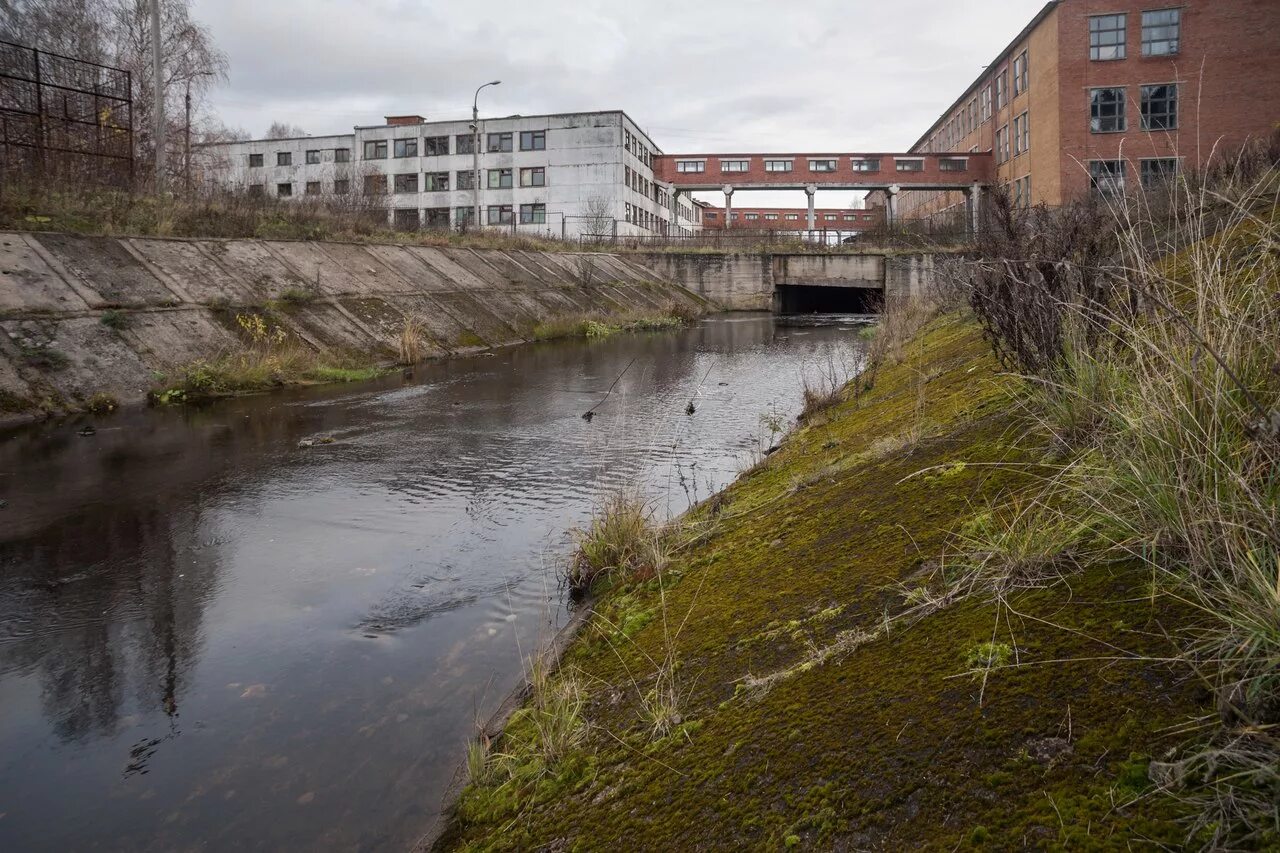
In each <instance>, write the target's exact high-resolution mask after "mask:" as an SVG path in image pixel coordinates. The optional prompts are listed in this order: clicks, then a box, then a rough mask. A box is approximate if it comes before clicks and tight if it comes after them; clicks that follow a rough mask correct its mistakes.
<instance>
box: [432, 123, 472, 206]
mask: <svg viewBox="0 0 1280 853" xmlns="http://www.w3.org/2000/svg"><path fill="white" fill-rule="evenodd" d="M467 138H468V139H470V137H467ZM422 153H423V154H424V155H425V156H427V157H438V156H441V155H444V154H448V153H449V137H447V136H428V137H425V138H423V140H422ZM458 153H459V154H461V153H462V152H461V151H459V152H458ZM446 218H447V217H446ZM445 224H448V223H447V222H446V223H445Z"/></svg>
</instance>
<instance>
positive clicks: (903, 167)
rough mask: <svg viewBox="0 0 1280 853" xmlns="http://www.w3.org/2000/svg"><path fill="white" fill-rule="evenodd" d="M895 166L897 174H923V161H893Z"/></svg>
mask: <svg viewBox="0 0 1280 853" xmlns="http://www.w3.org/2000/svg"><path fill="white" fill-rule="evenodd" d="M893 162H894V163H895V164H897V167H898V171H899V172H923V171H924V160H898V159H895V160H894V161H893Z"/></svg>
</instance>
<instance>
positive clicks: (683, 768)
mask: <svg viewBox="0 0 1280 853" xmlns="http://www.w3.org/2000/svg"><path fill="white" fill-rule="evenodd" d="M922 375H931V376H933V377H934V378H933V379H932V380H931V381H929V382H927V383H923V384H922V383H921V382H920V380H919V377H920V376H922ZM1016 382H1017V380H1016V379H1013V378H1011V377H1008V376H1005V375H1002V374H1001V372H1000V370H999V368H998V366H997V365H996V363H995V360H994V358H993V357H992V356H991V355H990V352H989V350H988V349H987V348H986V347H985V345H984V344H983V342H982V340H981V336H980V333H979V331H978V329H977V328H976V327H975V326H974V325H973V324H972V323H971V322H970V321H969V320H967V319H965V318H964V317H962V316H947V317H943V318H940V319H939V320H937V321H935V323H934V324H933V325H932V326H931V327H930V328H929V329H928V330H927V331H926V333H925V334H923V335H921V336H920V337H919V338H918V339H917V340H915V341H913V342H911V343H910V344H909V345H907V346H906V347H905V349H904V355H903V359H902V362H901V363H900V364H898V365H896V366H893V367H885V368H881V369H880V370H879V371H878V375H877V377H876V381H875V386H874V388H872V389H870V390H869V391H867V392H865V393H864V394H863V395H862V396H861V397H860V398H859V399H854V398H853V396H852V395H850V399H848V400H845V401H844V402H841V403H839V404H838V405H836V406H835V407H833V409H832V410H831V413H830V418H829V419H828V420H827V421H826V422H825V423H824V424H822V425H821V426H817V425H811V426H803V427H801V428H798V429H797V430H796V431H794V432H793V433H792V434H790V435H789V436H788V438H787V440H786V441H785V442H784V444H783V446H782V448H781V449H780V450H779V451H778V452H777V453H775V454H773V455H772V456H770V457H769V460H768V463H767V464H765V465H761V466H757V467H756V468H755V469H753V470H752V472H751V473H750V474H749V475H748V476H744V477H743V478H741V479H740V480H739V481H738V482H736V483H735V484H733V485H732V486H730V488H729V489H728V490H727V491H726V492H725V493H724V494H723V495H721V496H719V497H718V498H717V499H716V500H715V501H709V502H707V503H706V504H704V505H702V506H700V507H698V508H696V509H695V510H693V511H692V512H691V513H690V514H689V516H688V518H687V519H686V521H687V522H688V523H687V525H686V528H687V529H691V530H696V531H697V533H696V536H692V537H691V538H690V540H689V542H688V543H687V545H685V546H683V547H680V548H678V549H676V554H675V557H674V558H673V561H672V563H671V565H670V566H669V567H668V569H667V571H665V572H664V574H663V584H662V586H661V588H659V586H658V585H657V583H656V582H655V581H648V582H646V583H643V584H636V583H632V584H618V585H615V586H614V587H613V588H612V589H608V590H605V591H603V593H602V596H601V599H600V600H599V602H598V603H597V605H596V610H597V611H598V614H599V615H597V616H596V617H594V618H593V619H591V620H590V621H589V623H588V625H587V627H586V629H585V630H584V631H583V632H582V633H581V634H580V636H579V638H578V640H577V641H575V642H574V643H573V644H572V645H571V646H570V648H569V649H568V651H567V652H566V655H565V659H564V664H565V665H566V666H570V667H573V668H574V669H575V670H576V671H581V672H582V673H583V676H584V682H583V683H585V684H588V685H592V686H591V688H590V697H589V699H588V702H587V707H586V710H585V714H586V716H587V718H588V720H589V722H590V735H589V736H588V737H587V739H586V740H585V741H584V743H583V744H581V745H580V746H579V747H578V748H577V749H576V750H575V755H576V756H577V757H578V759H579V760H580V761H582V762H589V763H590V764H591V766H593V767H595V768H597V769H598V771H599V772H598V773H596V774H594V775H592V774H586V775H583V776H580V777H577V779H576V781H575V783H574V785H573V786H569V785H562V786H551V787H554V788H555V790H554V794H553V793H552V792H551V790H550V788H548V789H546V790H535V789H534V788H529V789H527V790H525V791H524V792H523V794H522V795H521V796H519V797H517V798H516V799H515V800H511V799H509V797H510V796H511V789H510V787H509V786H508V787H503V785H502V784H498V783H497V782H493V783H488V784H480V785H472V786H470V787H469V788H468V789H467V791H466V793H465V794H464V795H463V802H464V803H468V802H471V803H474V802H478V801H484V802H490V801H495V802H496V801H500V802H501V805H502V806H503V808H505V809H506V811H504V812H503V814H505V815H506V817H504V818H494V817H492V816H481V815H479V814H478V813H477V811H476V810H474V809H470V808H460V810H459V813H458V815H457V817H456V819H455V820H454V822H453V823H452V824H451V826H450V828H449V831H448V834H447V835H446V838H445V839H444V841H443V842H442V846H444V847H450V848H465V849H502V850H517V849H529V848H534V847H538V846H540V845H546V844H550V843H552V842H556V843H557V844H559V845H561V846H564V847H566V848H568V849H573V848H574V847H581V848H583V849H600V848H607V847H619V848H626V849H698V848H702V849H713V848H714V849H777V848H778V847H780V846H786V845H787V844H788V843H791V844H793V846H794V845H797V844H798V845H802V846H806V847H813V848H814V849H830V848H833V847H848V848H859V849H861V848H873V847H874V848H889V849H937V850H952V849H955V848H956V847H965V846H966V845H968V846H979V845H984V844H985V845H989V846H990V847H992V848H993V849H1007V848H1010V847H1017V848H1024V847H1031V848H1039V847H1047V846H1052V845H1055V844H1059V843H1068V842H1069V843H1070V844H1071V845H1072V846H1073V847H1077V846H1078V847H1089V848H1096V849H1107V848H1113V849H1125V847H1126V845H1128V844H1133V845H1135V846H1136V845H1139V844H1143V843H1151V842H1155V843H1164V844H1168V845H1171V846H1177V844H1178V843H1180V841H1181V840H1182V838H1183V834H1182V830H1181V828H1180V827H1179V825H1178V824H1177V822H1176V818H1178V817H1179V816H1180V814H1181V812H1180V811H1179V809H1180V806H1179V804H1178V803H1176V801H1173V800H1172V799H1169V798H1156V797H1143V798H1139V799H1136V800H1133V801H1132V802H1129V800H1132V799H1133V798H1131V797H1127V796H1126V797H1125V798H1124V799H1125V801H1126V805H1125V807H1124V808H1116V807H1115V800H1114V797H1115V791H1116V788H1117V785H1118V783H1117V782H1116V781H1115V780H1116V779H1118V778H1120V767H1119V764H1120V761H1121V757H1122V756H1126V755H1131V754H1135V753H1136V754H1140V755H1150V754H1155V753H1156V750H1157V749H1159V748H1161V744H1162V742H1164V741H1165V739H1167V737H1168V733H1167V731H1166V728H1167V727H1170V726H1172V725H1174V724H1176V723H1178V722H1181V721H1183V720H1185V718H1186V716H1187V715H1188V714H1190V713H1194V712H1197V711H1198V710H1199V706H1198V704H1197V699H1196V697H1195V695H1194V694H1193V692H1192V687H1191V685H1188V684H1186V683H1184V682H1183V681H1180V680H1178V679H1175V678H1174V677H1173V676H1172V675H1171V673H1169V672H1168V670H1167V669H1165V667H1164V665H1163V664H1160V663H1157V662H1150V661H1145V660H1140V659H1137V658H1133V659H1128V660H1126V661H1125V662H1124V663H1123V664H1122V665H1114V664H1112V665H1106V669H1105V671H1100V670H1102V667H1103V666H1104V664H1100V663H1099V662H1098V658H1099V657H1106V656H1108V655H1112V654H1113V651H1114V650H1113V649H1112V648H1110V646H1109V645H1108V644H1110V645H1111V646H1117V647H1120V648H1124V649H1125V650H1126V651H1127V652H1129V653H1131V654H1132V655H1135V656H1139V655H1148V656H1150V657H1151V658H1153V659H1155V658H1167V657H1168V655H1169V649H1168V648H1167V647H1166V646H1165V641H1164V640H1162V639H1161V637H1162V634H1161V632H1160V631H1159V630H1153V629H1151V627H1150V626H1152V625H1153V624H1158V623H1160V622H1161V621H1162V620H1163V619H1165V618H1169V617H1170V616H1171V614H1173V613H1174V611H1175V609H1176V607H1177V605H1176V604H1174V603H1172V602H1170V601H1168V600H1167V599H1163V598H1159V597H1155V598H1153V597H1143V596H1142V595H1141V594H1140V590H1141V589H1142V587H1143V584H1144V582H1145V573H1143V572H1141V571H1134V570H1131V569H1130V567H1125V566H1094V567H1091V568H1088V569H1087V570H1085V571H1083V572H1082V573H1081V574H1078V575H1076V576H1074V577H1072V578H1071V581H1070V586H1069V588H1068V587H1067V586H1066V585H1057V586H1050V587H1047V588H1043V589H1027V590H1023V591H1019V592H1016V593H1014V594H1011V598H1010V601H1011V603H1012V604H1013V605H1014V606H1015V607H1016V615H1015V614H1010V613H1008V612H997V611H996V610H995V609H994V608H993V606H992V605H991V604H989V603H988V602H986V601H983V600H979V599H976V598H975V599H969V600H963V601H959V602H955V603H952V604H950V605H949V606H941V607H937V608H934V609H933V610H932V612H929V613H928V615H924V616H920V617H918V618H914V619H910V620H906V619H904V620H895V619H894V617H895V615H896V614H898V613H899V612H901V611H902V610H903V609H904V608H905V607H907V606H909V605H908V604H906V603H904V602H903V590H904V589H907V588H914V589H925V590H926V591H927V589H928V588H929V583H930V575H929V570H930V567H931V566H932V565H934V564H936V560H937V557H938V556H939V555H941V554H944V553H945V552H946V550H947V543H948V542H949V541H950V540H951V536H952V531H954V530H956V529H958V528H959V527H961V526H962V525H963V524H964V523H965V522H966V521H967V520H969V519H971V518H972V517H973V515H974V512H975V507H982V506H988V505H992V504H993V503H995V502H996V501H998V500H999V499H1000V498H1001V497H1002V496H1008V495H1015V494H1017V493H1018V492H1019V491H1021V490H1024V489H1026V488H1028V487H1029V486H1030V485H1031V484H1032V483H1033V477H1032V475H1031V474H1027V473H1023V470H1025V469H1024V468H1023V467H1022V465H1021V463H1026V462H1038V461H1039V460H1040V459H1041V458H1043V449H1041V448H1037V447H1035V446H1034V444H1033V443H1028V442H1026V441H1022V442H1019V443H1018V444H1015V442H1014V438H1017V437H1022V436H1025V435H1027V425H1026V424H1025V423H1024V422H1022V421H1021V420H1019V417H1020V416H1019V414H1018V412H1019V409H1018V407H1014V406H1010V405H1008V401H1009V399H1010V397H1011V396H1013V395H1015V394H1016V393H1017V388H1016ZM926 419H927V422H928V426H927V429H925V428H922V422H923V421H925V420H926ZM905 434H915V435H917V436H918V439H917V440H915V441H914V442H913V443H911V444H910V445H909V446H907V447H904V448H901V449H899V450H897V451H895V452H892V453H884V452H873V450H872V446H873V445H874V444H875V443H876V442H877V441H878V440H879V439H881V438H883V437H884V436H895V435H905ZM832 466H836V468H835V471H836V473H835V474H831V475H823V476H820V477H815V475H817V474H819V472H822V471H824V470H827V469H830V468H832ZM922 471H924V472H927V473H921V474H919V475H918V476H912V475H915V474H917V472H922ZM796 482H813V483H814V485H813V486H812V487H809V488H804V489H799V490H797V489H795V488H794V487H793V484H794V483H796ZM925 595H926V593H921V594H920V596H918V598H921V597H923V596H925ZM915 603H916V604H919V603H920V601H917V602H915ZM1118 623H1119V624H1125V625H1141V626H1144V627H1143V629H1142V630H1140V631H1124V632H1123V633H1118V632H1117V629H1115V628H1114V627H1113V626H1114V625H1116V624H1118ZM671 626H679V629H678V630H676V629H674V628H672V627H671ZM849 638H858V642H849V641H848V640H849ZM982 643H988V644H990V645H991V648H989V649H987V652H988V654H987V655H986V656H985V659H986V660H991V661H995V662H997V663H998V661H999V660H1001V659H1003V660H1004V661H1005V663H1012V662H1013V661H1012V660H1011V656H1012V654H1013V653H1014V652H1016V655H1017V659H1016V662H1017V663H1018V664H1019V665H1018V666H1012V665H1009V666H1006V667H1005V668H1004V669H1002V670H1000V675H999V678H991V679H988V680H987V682H986V683H985V685H980V684H978V683H977V682H975V681H974V680H973V679H972V678H969V677H967V675H966V670H967V669H968V668H969V666H968V665H967V661H966V653H967V652H969V651H970V650H973V649H975V648H977V647H980V644H982ZM1005 650H1008V651H1007V652H1005ZM671 659H675V660H679V661H681V663H682V666H681V667H680V669H679V671H678V672H677V673H676V674H675V679H676V683H677V684H679V685H680V689H681V695H682V697H683V698H682V706H681V714H682V715H683V717H684V718H685V720H696V721H697V723H698V725H697V727H696V728H694V729H687V730H684V731H682V732H681V734H680V735H679V736H674V734H673V735H668V737H666V738H664V739H662V740H661V741H658V742H657V743H658V744H659V745H660V746H658V747H655V748H654V750H653V751H652V752H650V751H649V750H648V748H647V745H648V744H649V739H648V737H647V735H646V726H645V723H644V715H643V713H642V708H641V705H642V702H643V699H644V697H645V695H646V693H647V692H648V691H649V690H650V689H651V687H652V685H653V683H654V679H655V678H656V677H657V676H658V665H659V664H660V663H661V662H662V661H664V660H671ZM778 673H782V674H785V677H782V678H779V679H777V680H776V681H774V682H772V683H771V687H770V689H769V690H767V691H766V692H761V691H756V690H751V689H744V686H745V685H747V684H749V683H751V679H760V678H763V677H766V676H769V675H771V674H778ZM679 728H680V727H677V729H679ZM509 736H510V737H512V738H519V737H520V733H519V730H518V729H516V730H515V731H513V732H511V733H509ZM507 737H508V735H504V738H503V739H502V740H500V741H499V743H498V744H496V745H495V749H496V750H498V751H502V750H503V748H504V746H503V743H504V741H505V740H506V738H507ZM1059 741H1062V742H1065V743H1066V744H1067V746H1065V747H1064V746H1062V745H1061V743H1059ZM1045 743H1049V744H1050V745H1051V746H1052V749H1050V748H1048V747H1045ZM1047 750H1048V751H1051V752H1052V757H1051V759H1046V758H1045V755H1046V752H1047ZM1100 768H1105V772H1103V773H1100V772H1099V769H1100ZM1126 778H1127V777H1126ZM535 787H536V786H535ZM1059 812H1061V814H1062V819H1061V821H1060V818H1059ZM516 814H518V815H519V819H518V820H513V819H512V818H513V817H514V815H516ZM960 815H963V816H964V819H963V821H960V820H958V819H957V816H960ZM1064 821H1065V823H1066V827H1067V828H1066V829H1065V830H1064V829H1063V822H1064ZM979 830H980V831H979ZM791 839H795V840H794V841H791Z"/></svg>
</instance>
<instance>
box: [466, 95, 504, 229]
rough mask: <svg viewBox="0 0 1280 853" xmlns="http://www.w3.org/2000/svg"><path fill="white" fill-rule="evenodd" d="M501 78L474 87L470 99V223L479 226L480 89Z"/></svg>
mask: <svg viewBox="0 0 1280 853" xmlns="http://www.w3.org/2000/svg"><path fill="white" fill-rule="evenodd" d="M501 82H502V81H501V80H491V81H489V82H488V83H485V84H483V85H481V86H479V87H478V88H477V89H476V95H475V97H474V98H472V99H471V130H472V132H473V133H474V134H475V138H474V139H472V141H471V167H472V171H474V172H475V177H474V178H473V180H472V192H473V193H474V194H475V212H474V213H473V214H472V223H471V224H472V225H473V226H475V227H476V228H479V227H480V90H481V89H483V88H484V87H485V86H497V85H498V84H500V83H501Z"/></svg>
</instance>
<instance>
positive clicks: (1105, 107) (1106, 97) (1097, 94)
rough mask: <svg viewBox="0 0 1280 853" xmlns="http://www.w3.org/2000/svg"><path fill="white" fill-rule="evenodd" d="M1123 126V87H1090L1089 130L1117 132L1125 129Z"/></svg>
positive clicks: (1092, 131)
mask: <svg viewBox="0 0 1280 853" xmlns="http://www.w3.org/2000/svg"><path fill="white" fill-rule="evenodd" d="M1125 126H1126V125H1125V118H1124V89H1091V90H1090V91H1089V131H1090V132H1091V133H1119V132H1121V131H1123V130H1125ZM1098 162H1102V161H1098Z"/></svg>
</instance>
